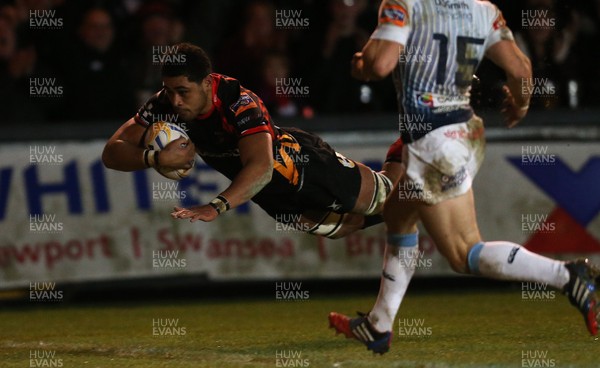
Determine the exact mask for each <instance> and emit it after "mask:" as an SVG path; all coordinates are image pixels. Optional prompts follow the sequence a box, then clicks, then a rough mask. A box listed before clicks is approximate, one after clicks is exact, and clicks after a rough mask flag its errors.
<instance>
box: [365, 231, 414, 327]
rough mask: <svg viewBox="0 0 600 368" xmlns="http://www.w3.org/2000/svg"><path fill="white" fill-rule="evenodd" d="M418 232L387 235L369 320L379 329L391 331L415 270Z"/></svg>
mask: <svg viewBox="0 0 600 368" xmlns="http://www.w3.org/2000/svg"><path fill="white" fill-rule="evenodd" d="M418 243H419V233H418V232H415V233H412V234H388V237H387V243H386V245H385V254H384V260H383V271H382V276H381V284H380V286H379V295H378V296H377V301H376V302H375V305H374V306H373V309H371V312H369V321H370V322H371V324H372V325H373V327H374V328H375V329H376V330H377V331H379V332H385V331H390V330H392V327H393V324H394V320H395V318H396V313H397V312H398V308H400V303H401V302H402V299H403V298H404V294H405V293H406V289H407V287H408V284H409V283H410V279H411V278H412V276H413V274H414V273H415V265H416V262H415V261H414V260H415V259H416V258H417V257H418V251H419V247H418Z"/></svg>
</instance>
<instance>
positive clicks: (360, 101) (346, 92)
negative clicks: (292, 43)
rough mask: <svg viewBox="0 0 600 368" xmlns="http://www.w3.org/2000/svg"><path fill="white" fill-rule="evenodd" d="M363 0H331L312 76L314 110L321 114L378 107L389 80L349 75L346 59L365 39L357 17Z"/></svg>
mask: <svg viewBox="0 0 600 368" xmlns="http://www.w3.org/2000/svg"><path fill="white" fill-rule="evenodd" d="M366 5H367V2H366V0H354V1H347V0H331V1H330V7H329V8H330V13H331V20H330V22H329V24H328V25H327V28H326V29H325V32H324V38H323V39H322V40H321V41H320V51H321V53H320V59H319V61H318V64H317V74H316V75H315V76H314V77H313V79H312V81H311V85H314V86H315V87H314V89H313V90H312V91H314V94H313V97H314V98H313V103H314V104H315V109H316V110H317V111H318V112H319V111H320V112H325V113H340V112H341V113H352V112H358V111H374V110H380V109H381V99H380V96H381V90H382V89H383V88H385V87H386V86H388V87H389V88H390V89H391V90H390V91H389V93H390V94H391V95H392V96H393V95H394V93H393V87H392V86H391V83H390V82H389V81H380V82H377V83H369V84H367V83H364V82H361V81H358V80H356V79H354V78H352V77H351V75H350V60H351V59H352V56H353V55H354V53H355V52H357V51H359V50H360V49H361V47H362V46H363V45H364V44H365V43H366V42H367V40H368V38H369V33H368V32H367V31H366V30H364V29H362V28H360V27H359V26H358V23H357V19H358V17H359V16H360V14H361V13H362V12H363V10H364V9H365V8H366Z"/></svg>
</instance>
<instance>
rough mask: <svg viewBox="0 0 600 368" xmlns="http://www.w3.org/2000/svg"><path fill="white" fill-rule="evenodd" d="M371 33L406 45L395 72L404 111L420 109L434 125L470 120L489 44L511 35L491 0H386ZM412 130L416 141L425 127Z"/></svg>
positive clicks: (426, 119)
mask: <svg viewBox="0 0 600 368" xmlns="http://www.w3.org/2000/svg"><path fill="white" fill-rule="evenodd" d="M371 38H374V39H383V40H389V41H394V42H397V43H400V44H402V45H403V46H404V51H403V52H402V53H401V54H400V56H399V62H398V67H397V68H396V69H395V70H394V74H393V77H394V83H395V84H396V90H397V91H398V104H399V107H400V111H401V114H404V115H406V114H411V115H421V116H423V117H424V121H425V122H429V123H432V124H433V126H434V128H435V127H438V126H442V125H447V124H453V123H459V122H465V121H467V120H469V118H470V117H471V116H472V115H473V110H472V109H471V107H470V106H469V97H470V93H469V91H470V89H471V81H472V78H473V74H474V73H475V70H476V69H477V66H478V65H479V63H480V62H481V60H482V59H483V57H484V54H485V51H486V50H487V49H488V48H489V47H490V46H492V45H493V44H495V43H496V42H498V41H500V40H503V39H509V40H512V39H513V36H512V32H511V31H510V29H508V27H507V26H506V22H505V20H504V18H503V16H502V12H500V10H499V9H498V8H497V7H496V6H495V5H494V4H492V3H490V2H488V1H478V0H383V2H382V4H381V6H380V8H379V22H378V26H377V28H376V29H375V31H374V32H373V34H372V35H371ZM401 127H402V124H401ZM409 130H410V128H409ZM408 133H409V134H410V136H411V137H410V138H411V139H408V140H409V141H413V140H416V139H418V138H420V137H421V136H423V135H424V134H426V133H427V132H418V131H413V132H408ZM403 136H404V134H403ZM407 138H409V137H407Z"/></svg>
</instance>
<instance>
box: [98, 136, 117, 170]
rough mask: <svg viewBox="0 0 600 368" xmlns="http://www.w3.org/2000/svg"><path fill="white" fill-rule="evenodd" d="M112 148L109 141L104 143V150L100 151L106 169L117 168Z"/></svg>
mask: <svg viewBox="0 0 600 368" xmlns="http://www.w3.org/2000/svg"><path fill="white" fill-rule="evenodd" d="M112 148H113V147H112V144H111V142H108V143H106V145H105V146H104V150H103V151H102V163H103V164H104V167H106V168H107V169H113V170H117V167H118V163H117V160H116V159H115V155H114V154H113V152H112V151H113V150H112Z"/></svg>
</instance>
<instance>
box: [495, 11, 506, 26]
mask: <svg viewBox="0 0 600 368" xmlns="http://www.w3.org/2000/svg"><path fill="white" fill-rule="evenodd" d="M493 27H494V30H498V29H500V28H504V27H506V21H505V20H504V17H503V16H502V13H500V14H498V17H496V20H495V21H494V24H493Z"/></svg>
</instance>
